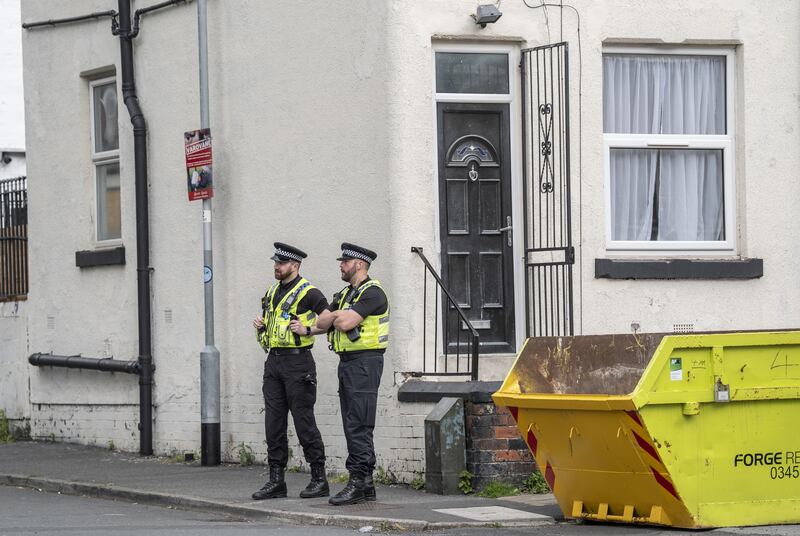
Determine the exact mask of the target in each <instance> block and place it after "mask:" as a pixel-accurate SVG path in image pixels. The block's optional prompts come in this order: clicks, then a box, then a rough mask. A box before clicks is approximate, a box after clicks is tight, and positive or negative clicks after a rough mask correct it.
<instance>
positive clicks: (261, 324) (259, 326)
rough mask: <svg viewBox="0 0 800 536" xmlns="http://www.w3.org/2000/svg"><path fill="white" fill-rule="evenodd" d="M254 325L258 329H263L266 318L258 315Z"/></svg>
mask: <svg viewBox="0 0 800 536" xmlns="http://www.w3.org/2000/svg"><path fill="white" fill-rule="evenodd" d="M253 327H254V328H256V329H262V328H263V327H264V319H263V318H261V317H260V316H257V317H256V319H255V320H253Z"/></svg>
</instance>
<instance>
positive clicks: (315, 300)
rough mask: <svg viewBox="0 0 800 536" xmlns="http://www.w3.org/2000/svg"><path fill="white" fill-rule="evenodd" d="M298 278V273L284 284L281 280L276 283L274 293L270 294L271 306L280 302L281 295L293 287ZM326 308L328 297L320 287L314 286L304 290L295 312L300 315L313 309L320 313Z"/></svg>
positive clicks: (284, 294)
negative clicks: (304, 292) (306, 290)
mask: <svg viewBox="0 0 800 536" xmlns="http://www.w3.org/2000/svg"><path fill="white" fill-rule="evenodd" d="M299 280H300V276H299V275H298V276H297V277H295V278H294V279H292V280H291V281H289V282H288V283H285V284H284V282H283V281H281V284H280V285H278V288H277V290H275V294H273V295H272V306H273V307H275V306H276V305H277V304H279V303H281V300H282V299H283V297H284V296H286V294H288V293H289V291H291V290H292V289H293V288H294V286H295V285H296V284H297V282H298V281H299ZM327 308H328V299H327V298H326V297H325V295H324V294H323V293H322V291H321V290H320V289H318V288H316V287H315V288H312V289H311V290H309V291H308V292H306V295H305V296H303V298H302V299H301V300H300V301H299V302H298V303H297V314H298V315H300V314H303V313H306V312H308V311H314V312H315V313H317V314H320V313H322V311H324V310H325V309H327Z"/></svg>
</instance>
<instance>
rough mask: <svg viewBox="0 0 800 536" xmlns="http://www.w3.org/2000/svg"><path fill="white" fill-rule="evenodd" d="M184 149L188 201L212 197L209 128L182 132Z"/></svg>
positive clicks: (212, 184)
mask: <svg viewBox="0 0 800 536" xmlns="http://www.w3.org/2000/svg"><path fill="white" fill-rule="evenodd" d="M183 142H184V146H185V150H186V186H187V188H188V190H189V201H195V200H197V199H210V198H212V197H214V182H213V174H212V166H211V129H208V128H204V129H200V130H190V131H189V132H184V134H183Z"/></svg>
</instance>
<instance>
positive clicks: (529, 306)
mask: <svg viewBox="0 0 800 536" xmlns="http://www.w3.org/2000/svg"><path fill="white" fill-rule="evenodd" d="M520 68H521V72H522V121H523V123H522V136H523V173H524V192H525V305H526V307H525V311H526V318H527V330H526V331H527V336H528V337H544V336H554V335H556V336H557V335H572V334H573V328H574V322H573V306H572V265H573V264H574V262H575V251H574V249H573V246H572V217H571V206H570V204H571V201H570V199H571V196H570V158H569V155H570V147H569V56H568V52H567V43H556V44H553V45H546V46H542V47H536V48H531V49H526V50H523V51H522V61H521V63H520Z"/></svg>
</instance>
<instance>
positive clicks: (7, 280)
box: [0, 177, 28, 301]
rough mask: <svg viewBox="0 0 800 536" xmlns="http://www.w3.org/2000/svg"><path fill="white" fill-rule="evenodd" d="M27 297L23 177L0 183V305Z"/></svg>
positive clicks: (26, 201)
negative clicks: (1, 302)
mask: <svg viewBox="0 0 800 536" xmlns="http://www.w3.org/2000/svg"><path fill="white" fill-rule="evenodd" d="M27 294H28V191H27V180H26V178H25V177H18V178H15V179H5V180H0V301H12V300H20V299H25V298H26V297H27Z"/></svg>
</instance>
